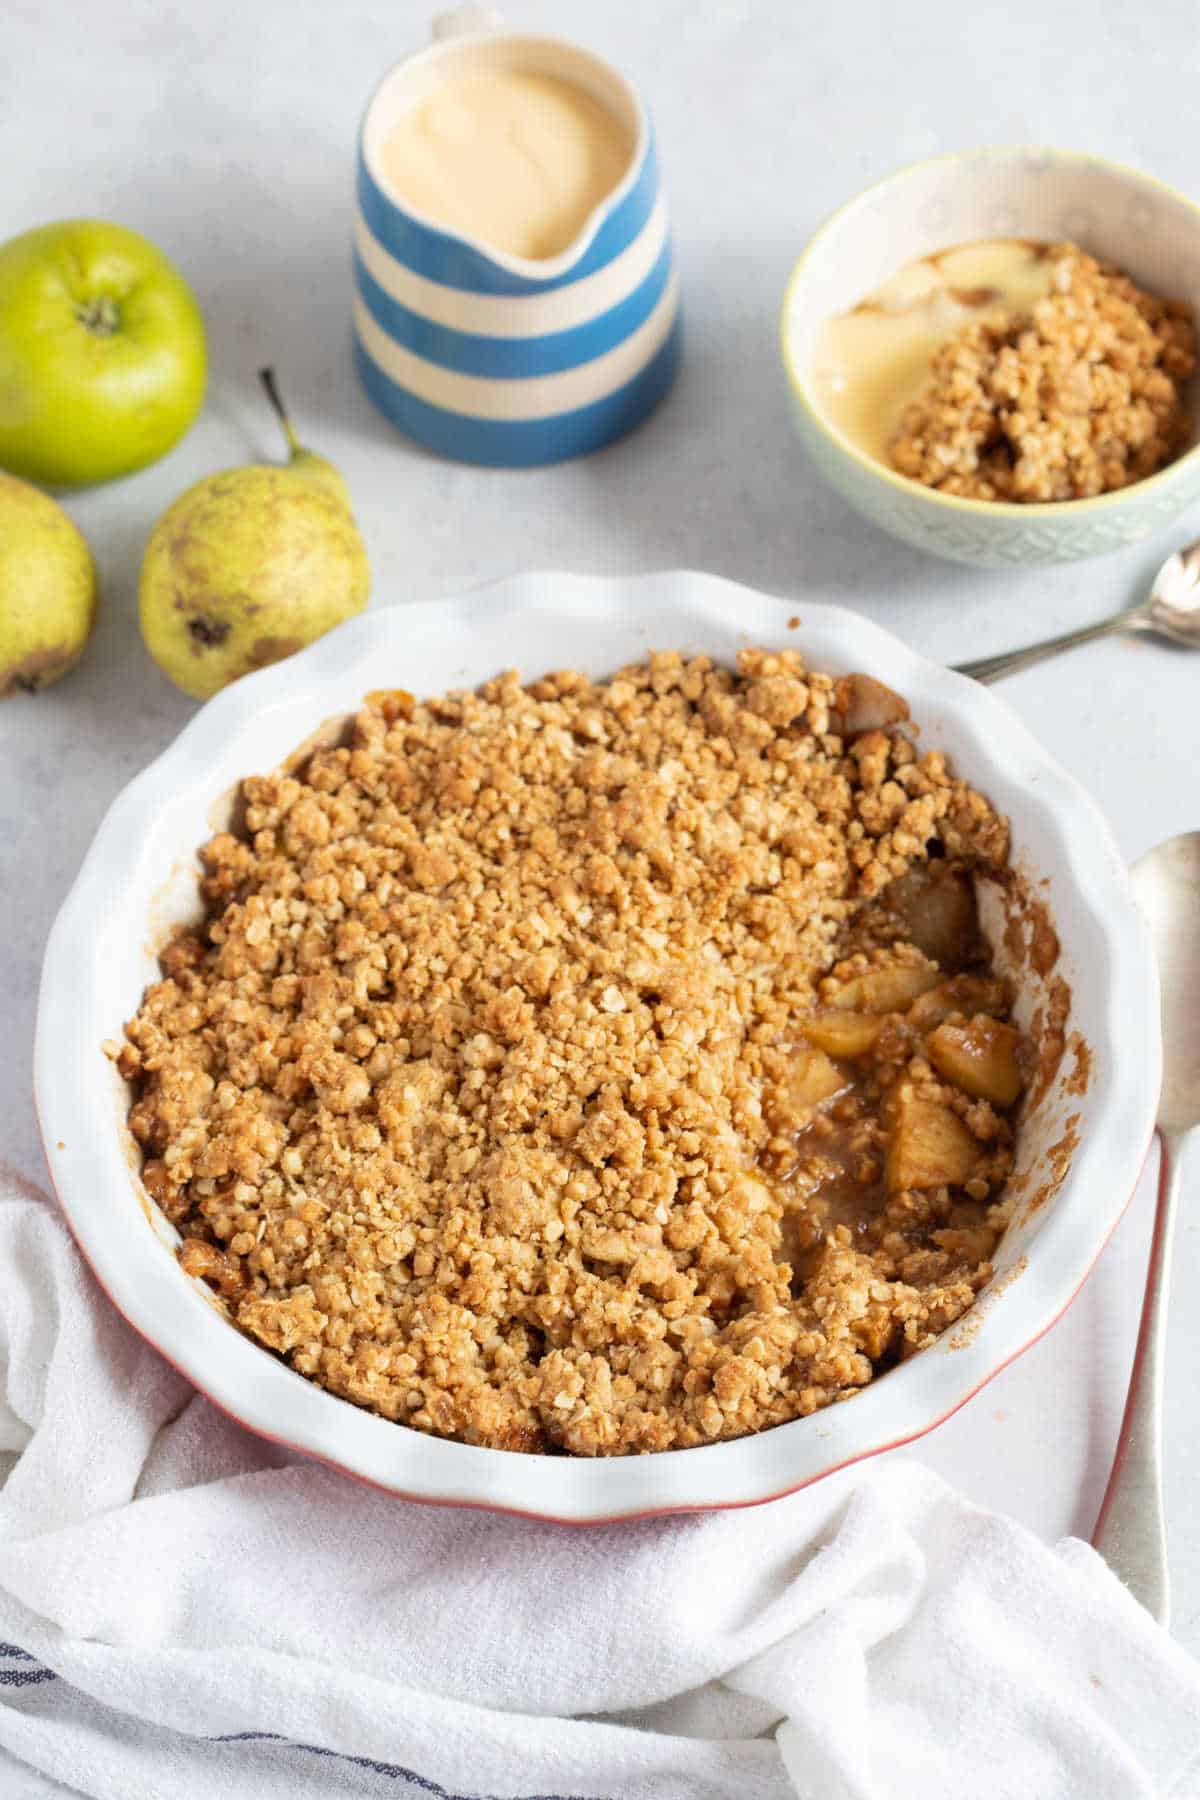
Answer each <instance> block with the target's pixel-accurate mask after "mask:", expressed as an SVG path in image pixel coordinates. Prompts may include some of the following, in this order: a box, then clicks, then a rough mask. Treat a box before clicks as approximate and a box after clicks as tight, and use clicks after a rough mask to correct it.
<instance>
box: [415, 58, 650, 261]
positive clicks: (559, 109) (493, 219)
mask: <svg viewBox="0 0 1200 1800" xmlns="http://www.w3.org/2000/svg"><path fill="white" fill-rule="evenodd" d="M633 151H634V137H633V133H632V131H631V130H630V129H629V127H628V126H627V125H625V124H624V123H623V121H622V120H620V119H619V118H618V117H617V115H616V114H615V113H614V112H612V111H611V109H610V108H609V107H607V106H605V105H604V103H603V102H602V101H600V100H598V99H597V98H596V97H595V95H593V94H590V93H589V92H588V91H587V89H586V88H583V87H581V86H580V85H579V84H578V83H577V82H574V81H564V80H562V79H560V78H559V77H558V76H555V75H541V74H535V73H532V72H530V73H524V72H522V71H521V70H518V69H500V68H498V69H488V70H486V71H482V72H480V73H476V74H471V75H463V76H460V77H458V78H457V79H454V80H451V81H447V82H446V84H445V85H444V86H443V87H441V88H439V89H437V91H436V92H435V93H433V94H431V95H429V96H428V97H426V98H425V99H423V100H420V101H418V102H417V104H416V105H414V106H413V107H412V108H411V109H410V111H409V112H407V113H406V114H405V115H404V116H403V117H402V118H401V119H400V120H399V122H398V123H397V124H396V125H395V126H394V127H393V129H392V131H391V132H390V133H389V135H388V137H387V139H386V140H385V142H384V145H383V151H382V156H381V166H382V172H383V175H384V177H385V179H386V180H387V182H388V184H389V186H390V187H391V188H392V190H393V191H394V192H395V194H396V196H397V198H398V199H399V200H401V201H403V202H404V203H405V204H407V205H409V206H412V207H413V208H415V210H416V211H418V212H420V213H422V214H424V216H425V217H426V218H427V219H428V220H430V222H431V223H432V224H434V225H440V226H443V227H444V228H445V229H446V230H449V231H457V232H461V233H462V234H463V235H464V236H466V237H470V238H474V239H476V240H477V241H478V242H480V243H484V244H487V245H488V246H489V247H490V248H491V249H493V250H501V251H505V252H507V253H508V254H509V255H511V256H521V257H526V258H528V259H530V260H532V261H540V260H542V259H544V258H547V257H551V256H557V255H558V254H559V253H560V251H563V250H565V249H567V247H568V246H569V245H570V244H572V243H573V242H574V240H575V239H576V238H577V237H578V235H579V233H580V232H581V231H582V229H583V227H584V225H585V224H586V222H587V219H588V217H589V215H590V214H591V213H592V212H593V211H594V210H595V208H596V207H597V206H599V205H600V203H601V201H602V200H604V199H606V198H607V196H608V195H609V194H611V193H612V191H613V189H614V188H615V187H616V186H617V185H618V183H619V182H620V180H621V178H622V176H623V175H624V174H625V172H626V170H627V169H628V168H629V165H630V162H631V160H632V158H633Z"/></svg>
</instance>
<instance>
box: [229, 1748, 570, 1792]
mask: <svg viewBox="0 0 1200 1800" xmlns="http://www.w3.org/2000/svg"><path fill="white" fill-rule="evenodd" d="M208 1742H209V1743H210V1744H279V1745H281V1746H282V1748H283V1749H285V1750H303V1751H304V1752H305V1754H306V1755H308V1756H331V1757H333V1758H334V1760H335V1761H337V1762H345V1763H353V1765H354V1767H355V1768H357V1769H368V1770H370V1772H371V1773H372V1774H374V1775H387V1776H389V1777H390V1778H391V1779H392V1780H393V1781H407V1782H410V1783H411V1784H412V1786H413V1787H415V1788H420V1790H421V1792H422V1793H423V1794H433V1795H434V1796H435V1800H496V1796H494V1795H488V1794H457V1793H454V1792H453V1791H452V1790H451V1789H450V1788H444V1787H443V1786H442V1784H441V1782H440V1781H431V1780H430V1779H429V1777H428V1776H427V1775H418V1774H417V1772H416V1770H415V1769H405V1768H402V1767H401V1766H400V1764H399V1763H385V1762H377V1761H376V1760H375V1758H374V1757H372V1756H350V1755H348V1754H347V1753H346V1752H345V1751H344V1750H327V1749H325V1747H324V1746H323V1745H321V1744H301V1743H297V1742H295V1741H294V1740H293V1739H292V1738H285V1737H281V1736H280V1734H279V1733H278V1732H277V1731H230V1732H226V1733H225V1734H224V1735H223V1736H221V1737H212V1738H209V1739H208ZM517 1800H582V1796H581V1795H578V1794H522V1795H520V1796H518V1797H517Z"/></svg>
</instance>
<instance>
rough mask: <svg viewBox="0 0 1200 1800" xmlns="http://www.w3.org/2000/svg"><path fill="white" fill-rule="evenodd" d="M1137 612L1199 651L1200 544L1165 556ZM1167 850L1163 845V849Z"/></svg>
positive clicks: (1177, 641) (1162, 631)
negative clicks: (1148, 593) (1140, 612)
mask: <svg viewBox="0 0 1200 1800" xmlns="http://www.w3.org/2000/svg"><path fill="white" fill-rule="evenodd" d="M1139 610H1144V612H1145V614H1146V618H1147V620H1148V621H1149V628H1150V630H1151V631H1156V632H1158V633H1159V634H1160V635H1161V636H1162V637H1165V638H1170V640H1171V642H1172V643H1173V644H1183V645H1184V646H1185V647H1186V648H1187V649H1189V650H1195V649H1200V543H1196V544H1188V545H1186V546H1185V548H1184V549H1182V550H1177V551H1176V552H1175V554H1174V556H1168V558H1167V560H1166V562H1165V563H1164V564H1163V566H1162V568H1161V569H1160V570H1159V571H1158V574H1157V575H1156V576H1155V577H1154V585H1153V586H1152V588H1151V589H1150V598H1149V599H1148V600H1147V601H1146V603H1145V607H1144V608H1141V609H1139ZM1183 841H1184V840H1182V839H1172V843H1179V842H1183ZM1170 847H1171V846H1170V845H1163V849H1164V850H1167V849H1170ZM1139 866H1140V865H1139Z"/></svg>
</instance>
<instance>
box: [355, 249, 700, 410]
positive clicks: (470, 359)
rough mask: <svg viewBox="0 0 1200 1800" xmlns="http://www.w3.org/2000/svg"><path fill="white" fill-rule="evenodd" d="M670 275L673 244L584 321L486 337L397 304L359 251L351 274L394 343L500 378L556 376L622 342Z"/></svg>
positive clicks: (463, 371)
mask: <svg viewBox="0 0 1200 1800" xmlns="http://www.w3.org/2000/svg"><path fill="white" fill-rule="evenodd" d="M670 274H671V244H670V239H669V238H668V239H666V240H665V241H664V243H663V246H662V249H661V250H660V251H659V253H658V256H657V258H656V260H655V262H654V264H653V266H652V268H651V269H650V270H649V271H648V272H647V274H646V275H645V276H644V277H643V279H642V280H641V281H640V282H639V283H638V285H637V287H635V288H634V290H633V292H632V293H631V294H626V295H625V297H624V299H622V300H618V301H617V303H616V305H615V306H611V307H609V309H608V311H607V312H602V313H600V314H598V316H597V317H596V318H594V319H589V320H588V321H587V323H586V324H584V325H575V326H572V327H571V328H570V330H567V331H555V332H549V333H547V334H546V335H545V336H543V337H519V338H511V337H484V336H481V335H480V334H478V333H476V332H471V331H455V330H454V329H453V327H451V326H449V325H439V324H438V323H437V322H436V321H435V320H433V319H426V318H424V317H423V316H422V315H421V314H420V313H415V312H413V311H412V310H411V309H410V308H409V307H407V306H403V305H401V303H400V301H399V300H396V299H394V298H393V297H392V295H391V294H389V293H388V292H387V290H386V289H385V288H383V287H381V286H380V285H379V283H378V282H377V281H376V280H375V277H374V276H373V275H372V274H371V272H370V270H369V269H368V268H367V266H366V264H365V263H364V262H363V260H362V258H361V257H360V256H359V255H358V253H357V251H356V252H355V255H354V279H355V281H356V282H357V284H358V291H359V293H360V294H361V295H362V299H363V304H364V305H365V306H366V308H367V311H368V312H369V313H370V314H371V317H372V318H373V319H374V320H375V323H376V324H377V325H378V326H379V327H380V329H381V330H382V331H385V332H386V333H387V335H388V336H389V337H390V338H392V339H393V340H394V341H395V342H396V343H397V344H402V345H403V346H404V348H405V349H406V350H411V351H412V352H413V353H414V355H416V356H422V357H424V358H425V360H426V361H427V362H433V363H439V364H440V365H441V367H442V368H444V369H454V370H455V371H456V372H457V373H458V374H460V375H485V376H490V377H492V378H494V379H498V380H522V379H526V378H528V377H530V376H535V375H557V374H559V373H561V371H562V370H563V369H574V368H577V367H578V365H579V364H580V363H586V362H591V361H593V359H594V358H595V357H597V356H603V355H604V353H605V351H607V350H612V349H615V347H616V346H617V345H618V344H620V343H623V342H624V340H625V339H626V338H627V337H628V336H629V334H630V332H632V331H636V330H637V328H638V326H639V325H642V324H644V323H645V321H646V320H647V319H648V318H649V317H650V314H651V313H652V312H653V311H654V308H655V306H656V305H657V303H658V301H659V300H660V298H661V297H662V292H663V289H664V288H665V287H666V285H667V281H668V280H669V278H670Z"/></svg>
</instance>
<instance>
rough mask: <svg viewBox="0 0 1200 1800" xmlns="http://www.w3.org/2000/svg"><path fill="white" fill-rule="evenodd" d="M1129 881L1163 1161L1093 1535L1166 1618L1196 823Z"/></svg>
mask: <svg viewBox="0 0 1200 1800" xmlns="http://www.w3.org/2000/svg"><path fill="white" fill-rule="evenodd" d="M1189 554H1191V555H1193V556H1194V554H1195V553H1194V552H1192V553H1189ZM1172 560H1173V561H1175V560H1178V559H1175V558H1173V559H1172ZM1133 884H1134V888H1135V890H1136V892H1137V897H1138V903H1139V905H1140V906H1141V908H1142V910H1143V912H1144V913H1145V915H1146V920H1147V923H1148V924H1149V926H1150V933H1151V936H1152V937H1153V939H1154V950H1155V955H1156V957H1157V960H1158V969H1159V977H1160V988H1161V994H1162V1032H1163V1085H1162V1095H1161V1097H1160V1099H1159V1104H1158V1131H1159V1136H1160V1138H1161V1140H1162V1160H1161V1163H1160V1166H1159V1187H1158V1211H1157V1214H1156V1216H1155V1221H1154V1238H1153V1241H1152V1242H1151V1245H1150V1267H1149V1270H1148V1272H1147V1276H1146V1298H1145V1301H1144V1303H1143V1307H1142V1322H1141V1328H1140V1330H1139V1332H1138V1342H1137V1350H1136V1352H1135V1355H1134V1359H1133V1373H1132V1374H1131V1376H1130V1379H1129V1398H1128V1400H1127V1401H1126V1403H1125V1417H1124V1419H1123V1420H1122V1422H1121V1435H1120V1437H1119V1438H1118V1440H1117V1453H1116V1456H1115V1458H1114V1459H1113V1469H1112V1474H1111V1476H1110V1477H1109V1482H1108V1491H1107V1492H1106V1494H1105V1496H1104V1504H1103V1506H1102V1507H1101V1508H1100V1517H1099V1519H1098V1520H1097V1522H1096V1532H1095V1537H1094V1539H1093V1542H1094V1543H1095V1546H1096V1548H1097V1550H1099V1551H1100V1553H1101V1555H1102V1556H1103V1557H1104V1558H1105V1560H1106V1561H1107V1562H1108V1563H1109V1565H1110V1566H1111V1567H1112V1568H1113V1570H1115V1572H1116V1573H1117V1574H1118V1575H1119V1576H1120V1577H1121V1580H1122V1581H1123V1582H1124V1583H1125V1585H1126V1587H1127V1588H1128V1589H1129V1590H1130V1592H1131V1593H1132V1594H1133V1595H1134V1596H1135V1597H1136V1598H1137V1599H1138V1600H1140V1601H1141V1602H1142V1605H1143V1606H1145V1607H1146V1608H1147V1610H1148V1611H1150V1612H1151V1613H1153V1614H1154V1617H1155V1618H1156V1619H1158V1620H1159V1621H1160V1623H1162V1624H1164V1625H1165V1624H1166V1623H1167V1620H1168V1618H1169V1615H1170V1591H1171V1590H1170V1580H1169V1575H1168V1567H1167V1533H1166V1519H1165V1514H1164V1510H1163V1493H1162V1397H1163V1381H1164V1374H1165V1365H1166V1326H1167V1301H1168V1297H1169V1294H1170V1281H1171V1240H1172V1237H1173V1235H1174V1230H1175V1215H1176V1213H1177V1212H1178V1210H1179V1188H1180V1169H1181V1166H1182V1152H1183V1149H1184V1145H1185V1143H1186V1141H1187V1135H1188V1133H1189V1132H1191V1131H1192V1130H1193V1129H1194V1128H1195V1127H1196V1126H1200V831H1190V832H1185V833H1183V835H1182V836H1180V837H1174V838H1169V839H1168V840H1167V842H1166V843H1165V844H1159V845H1158V847H1157V849H1154V850H1150V851H1148V852H1147V853H1146V855H1145V856H1143V857H1142V859H1141V861H1140V862H1139V863H1137V864H1136V865H1135V867H1134V870H1133Z"/></svg>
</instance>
